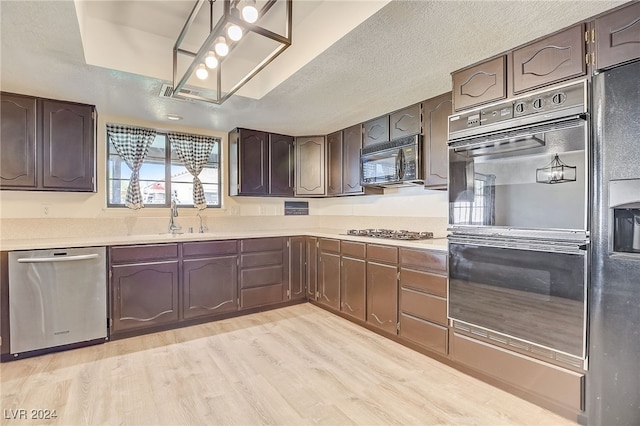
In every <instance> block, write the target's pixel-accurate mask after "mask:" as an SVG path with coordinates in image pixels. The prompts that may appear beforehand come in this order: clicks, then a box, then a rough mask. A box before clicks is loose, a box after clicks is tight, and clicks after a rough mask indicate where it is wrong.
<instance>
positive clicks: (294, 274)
mask: <svg viewBox="0 0 640 426" xmlns="http://www.w3.org/2000/svg"><path fill="white" fill-rule="evenodd" d="M305 243H306V239H305V237H291V238H289V262H288V266H289V272H288V274H287V275H288V278H289V299H291V300H298V299H304V298H305V297H306V295H307V288H306V287H307V286H306V270H305Z"/></svg>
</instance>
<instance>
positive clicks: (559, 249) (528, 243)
mask: <svg viewBox="0 0 640 426" xmlns="http://www.w3.org/2000/svg"><path fill="white" fill-rule="evenodd" d="M448 239H449V245H451V244H463V245H466V246H473V247H493V248H505V249H514V250H530V251H543V252H554V253H564V254H577V255H581V256H586V254H587V250H588V248H589V242H588V241H579V242H578V241H571V242H568V241H550V240H525V241H515V240H511V239H502V238H496V239H488V238H474V237H470V238H468V237H452V236H449V237H448Z"/></svg>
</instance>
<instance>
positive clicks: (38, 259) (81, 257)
mask: <svg viewBox="0 0 640 426" xmlns="http://www.w3.org/2000/svg"><path fill="white" fill-rule="evenodd" d="M97 258H98V255H97V254H95V253H94V254H80V255H77V256H60V257H23V258H21V259H18V263H50V262H73V261H78V260H89V259H97Z"/></svg>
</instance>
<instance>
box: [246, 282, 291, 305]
mask: <svg viewBox="0 0 640 426" xmlns="http://www.w3.org/2000/svg"><path fill="white" fill-rule="evenodd" d="M282 300H283V296H282V284H275V285H269V286H265V287H258V288H249V289H243V290H240V307H241V308H252V307H256V306H263V305H270V304H272V303H278V302H282Z"/></svg>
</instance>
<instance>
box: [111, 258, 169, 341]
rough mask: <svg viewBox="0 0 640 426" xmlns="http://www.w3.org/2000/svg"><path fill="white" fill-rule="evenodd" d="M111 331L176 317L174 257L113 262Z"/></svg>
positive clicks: (152, 324)
mask: <svg viewBox="0 0 640 426" xmlns="http://www.w3.org/2000/svg"><path fill="white" fill-rule="evenodd" d="M112 272H113V274H112V278H111V283H112V284H111V285H112V289H113V292H114V299H115V300H114V303H113V309H114V314H113V331H116V332H117V331H122V330H131V329H136V328H145V327H150V326H154V325H160V324H167V323H171V322H175V321H178V319H179V313H178V261H177V260H176V261H172V262H160V263H146V264H134V265H123V266H113V268H112Z"/></svg>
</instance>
